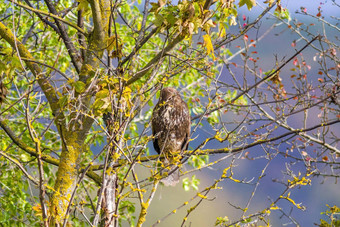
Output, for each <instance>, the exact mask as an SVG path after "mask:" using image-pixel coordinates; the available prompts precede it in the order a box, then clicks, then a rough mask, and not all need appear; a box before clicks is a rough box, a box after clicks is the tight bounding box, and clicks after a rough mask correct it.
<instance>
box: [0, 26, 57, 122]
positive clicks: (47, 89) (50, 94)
mask: <svg viewBox="0 0 340 227" xmlns="http://www.w3.org/2000/svg"><path fill="white" fill-rule="evenodd" d="M0 36H1V37H2V38H3V39H5V40H6V41H7V42H8V43H9V44H10V45H11V46H12V48H13V49H15V50H17V51H18V52H19V53H18V54H19V57H23V58H24V59H32V60H34V58H33V56H32V55H31V53H30V52H29V51H28V50H27V49H26V47H25V46H24V45H23V44H22V43H21V42H20V41H19V40H17V39H16V38H15V36H14V35H13V33H12V32H11V30H10V29H9V28H7V27H6V26H5V25H4V24H2V23H1V22H0ZM24 61H25V60H24ZM25 62H26V65H27V66H28V68H29V69H30V70H31V72H32V73H33V75H35V77H36V78H37V81H38V84H39V86H40V88H41V89H42V91H43V92H44V94H45V96H46V98H47V100H48V102H49V104H50V106H51V109H52V112H53V114H54V116H57V119H58V120H60V119H62V117H63V115H62V114H61V113H60V106H59V103H58V97H57V95H56V91H55V89H54V87H53V86H52V85H51V84H50V82H49V81H48V80H47V79H46V77H45V76H44V75H43V72H42V70H41V68H40V67H39V65H38V64H37V63H35V62H33V61H29V60H26V61H25Z"/></svg>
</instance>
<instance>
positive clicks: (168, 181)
mask: <svg viewBox="0 0 340 227" xmlns="http://www.w3.org/2000/svg"><path fill="white" fill-rule="evenodd" d="M164 164H165V166H167V165H169V162H168V161H167V160H166V161H165V162H164ZM161 175H162V176H165V175H168V176H166V177H165V178H163V179H162V180H161V182H162V183H163V184H164V185H165V186H175V185H176V184H177V183H178V182H179V168H178V167H177V166H176V165H170V166H168V167H166V168H165V169H163V170H161Z"/></svg>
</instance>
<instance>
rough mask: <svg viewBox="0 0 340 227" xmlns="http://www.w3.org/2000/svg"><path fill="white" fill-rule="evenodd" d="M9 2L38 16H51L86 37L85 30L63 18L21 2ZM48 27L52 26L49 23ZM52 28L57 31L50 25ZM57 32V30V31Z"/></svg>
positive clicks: (12, 0) (11, 0)
mask: <svg viewBox="0 0 340 227" xmlns="http://www.w3.org/2000/svg"><path fill="white" fill-rule="evenodd" d="M9 1H10V2H13V3H14V4H16V5H17V6H20V7H22V8H24V9H27V10H30V11H32V12H34V13H36V14H42V15H46V16H49V17H52V18H54V19H55V20H59V21H62V22H63V23H65V24H67V25H69V26H71V27H72V28H74V29H77V30H78V31H79V32H81V33H82V34H84V35H86V32H85V31H84V30H83V29H81V28H80V27H78V26H77V25H75V24H72V23H71V22H69V21H67V20H65V19H63V18H61V17H59V16H57V15H54V14H52V13H48V12H45V11H43V10H39V9H34V8H32V7H29V6H26V5H24V4H21V3H19V2H15V1H14V0H9ZM39 18H40V17H39ZM44 21H45V20H43V22H44ZM48 25H50V23H48ZM50 26H51V27H52V28H53V29H54V30H56V29H55V28H56V27H53V26H52V25H50ZM56 31H57V30H56Z"/></svg>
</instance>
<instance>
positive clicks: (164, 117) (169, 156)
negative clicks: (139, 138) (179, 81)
mask: <svg viewBox="0 0 340 227" xmlns="http://www.w3.org/2000/svg"><path fill="white" fill-rule="evenodd" d="M151 124H152V134H153V138H154V139H153V146H154V148H155V150H156V151H157V153H158V154H161V155H163V156H164V157H165V161H164V165H165V166H167V165H169V163H174V157H175V156H176V155H178V154H180V153H181V152H182V151H184V150H186V149H188V144H189V143H188V141H189V136H190V125H191V121H190V113H189V109H188V105H187V104H186V103H185V102H184V101H183V100H182V98H181V96H180V94H179V93H178V92H177V90H176V89H174V88H171V87H167V88H164V89H162V90H161V95H160V98H159V101H158V103H157V105H156V106H155V108H154V110H153V113H152V121H151ZM175 168H176V166H174V165H173V166H171V167H170V168H168V170H166V171H167V172H172V171H173V170H174V169H175ZM162 182H163V183H164V184H165V185H166V186H168V185H171V186H174V185H176V183H178V182H179V171H178V169H177V170H176V171H175V172H174V173H172V174H171V175H169V176H168V177H166V178H165V179H163V180H162Z"/></svg>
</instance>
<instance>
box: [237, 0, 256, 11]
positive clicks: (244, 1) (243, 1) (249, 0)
mask: <svg viewBox="0 0 340 227" xmlns="http://www.w3.org/2000/svg"><path fill="white" fill-rule="evenodd" d="M238 5H239V7H241V6H243V5H247V8H248V10H251V9H252V8H253V7H254V6H256V1H255V0H240V2H239V4H238Z"/></svg>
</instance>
